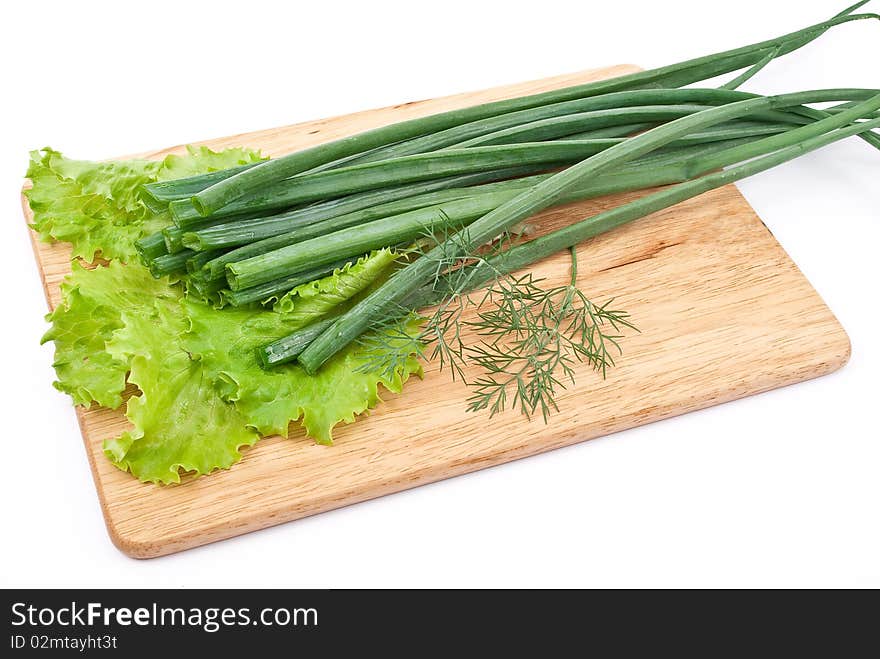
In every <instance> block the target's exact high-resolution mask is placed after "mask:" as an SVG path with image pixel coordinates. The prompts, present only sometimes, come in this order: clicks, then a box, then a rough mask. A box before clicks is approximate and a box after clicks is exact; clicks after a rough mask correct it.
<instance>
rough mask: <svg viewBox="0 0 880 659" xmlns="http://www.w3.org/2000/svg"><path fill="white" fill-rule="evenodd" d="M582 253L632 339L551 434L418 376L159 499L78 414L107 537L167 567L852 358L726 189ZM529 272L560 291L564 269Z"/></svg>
mask: <svg viewBox="0 0 880 659" xmlns="http://www.w3.org/2000/svg"><path fill="white" fill-rule="evenodd" d="M633 70H635V68H634V67H630V66H617V67H612V68H607V69H601V70H592V71H584V72H580V73H575V74H571V75H565V76H558V77H555V78H547V79H544V80H538V81H533V82H527V83H522V84H517V85H510V86H506V87H499V88H495V89H489V90H485V91H480V92H473V93H467V94H458V95H456V96H450V97H447V98H441V99H433V100H428V101H418V102H414V103H403V104H400V105H395V106H393V107H389V108H383V109H379V110H370V111H366V112H358V113H355V114H351V115H347V116H343V117H335V118H331V119H323V120H319V121H310V122H306V123H302V124H296V125H293V126H285V127H282V128H274V129H271V130H265V131H259V132H256V133H249V134H245V135H235V136H232V137H224V138H220V139H216V140H209V141H207V142H205V144H207V145H208V146H211V147H213V148H215V149H216V148H222V147H230V146H238V145H246V146H250V147H254V148H260V149H263V151H264V152H265V153H268V154H269V155H272V156H278V155H281V154H284V153H287V152H290V151H294V150H296V149H300V148H303V147H306V146H310V145H313V144H317V143H319V142H322V141H325V140H331V139H334V138H337V137H340V136H343V135H348V134H351V133H355V132H358V131H361V130H364V129H367V128H372V127H374V126H378V125H381V124H385V123H389V122H392V121H398V120H402V119H408V118H412V117H417V116H421V115H426V114H430V113H434V112H439V111H442V110H447V109H452V108H457V107H464V106H467V105H472V104H475V103H483V102H486V101H491V100H496V99H501V98H506V97H511V96H518V95H522V94H528V93H535V92H539V91H545V90H548V89H554V88H559V87H563V86H567V85H572V84H578V83H583V82H587V81H590V80H595V79H599V78H604V77H610V76H614V75H621V74H623V73H628V72H631V71H633ZM181 150H182V147H172V148H168V149H162V150H159V151H155V152H152V153H149V154H141V155H145V156H148V157H155V158H159V157H162V156H164V155H166V154H168V153H172V152H180V151H181ZM765 175H766V176H772V175H773V174H772V173H770V174H765ZM629 198H632V195H617V196H615V197H613V198H605V199H599V200H594V201H589V202H584V203H578V204H572V205H569V206H566V207H563V208H560V209H556V210H552V211H550V212H546V213H543V214H542V215H541V216H539V218H537V219H536V220H535V222H534V223H533V224H535V225H536V226H538V227H539V230H541V231H544V230H547V229H548V228H551V227H554V226H558V225H560V224H563V223H570V222H572V221H574V220H577V219H581V218H583V217H585V216H587V215H590V214H592V213H594V212H596V211H598V210H600V209H604V208H608V207H610V206H612V205H615V204H618V203H620V202H621V201H622V200H625V199H629ZM25 215H26V216H28V215H29V211H28V209H27V207H26V206H25ZM28 219H29V218H28ZM34 249H35V254H36V257H37V260H38V262H39V266H40V272H41V274H42V278H43V283H44V286H45V290H46V297H47V299H48V301H49V305H50V307H54V306H55V305H56V304H57V303H58V300H59V282H60V281H61V280H62V279H63V277H64V276H65V275H66V274H67V273H68V272H69V271H70V266H69V250H68V248H67V247H66V246H64V245H53V246H49V245H45V244H42V243H38V242H36V241H35V242H34ZM579 254H580V258H579V263H580V276H579V284H580V285H581V286H582V288H583V289H584V290H585V291H586V292H587V294H588V295H590V296H591V297H592V298H593V299H596V300H605V299H607V298H608V297H612V296H613V297H615V298H616V302H615V306H616V307H617V308H622V309H625V310H627V311H629V312H630V313H631V314H632V317H633V319H634V321H635V322H636V324H637V325H638V327H639V329H640V330H641V333H639V334H636V333H630V334H629V335H628V336H627V337H626V338H625V339H624V340H623V350H624V354H623V357H622V358H621V359H620V360H619V364H618V366H617V367H616V368H614V369H612V370H611V371H609V374H608V378H607V379H606V380H604V381H603V380H602V379H601V378H600V377H599V376H597V375H596V374H595V373H593V372H591V371H589V370H588V369H585V368H582V369H580V371H581V372H579V373H578V376H577V385H576V386H573V387H571V388H569V389H568V390H567V391H566V392H564V393H563V394H562V395H561V396H560V397H559V406H560V411H559V412H558V413H557V414H555V415H554V416H553V417H552V419H551V422H550V423H549V424H548V425H545V424H544V423H542V422H541V421H540V420H532V421H527V420H526V419H525V418H523V417H521V416H519V415H517V414H514V413H505V414H503V415H500V416H496V417H495V418H493V419H492V420H491V421H489V420H488V418H487V415H485V414H474V413H466V412H465V404H464V401H465V398H466V390H465V389H464V387H463V386H462V385H460V384H459V383H455V382H452V381H451V379H450V378H449V376H448V374H447V373H445V372H444V373H440V372H438V369H437V367H436V365H434V364H428V365H427V366H426V369H425V370H426V373H425V378H424V380H421V381H419V380H416V379H414V380H412V381H411V382H410V383H409V384H407V385H406V388H405V391H404V393H403V394H402V395H399V396H396V395H391V394H388V395H386V396H385V397H384V398H385V402H384V403H382V404H380V405H379V407H378V408H377V409H376V410H375V411H374V412H373V413H372V414H370V415H369V416H365V417H362V418H360V419H359V420H358V421H357V423H354V424H352V425H348V426H342V427H338V428H337V430H336V433H335V439H336V443H335V445H334V446H330V447H328V446H318V445H315V444H314V443H313V442H312V441H310V440H309V439H307V438H306V437H305V436H304V434H303V432H302V430H300V429H299V428H298V427H296V426H293V427H292V429H291V436H290V439H289V440H285V439H281V438H279V437H272V438H268V439H264V440H262V441H260V442H259V443H258V444H257V445H256V446H255V447H254V448H252V449H250V450H247V451H246V453H245V457H244V459H243V460H242V461H241V462H240V463H238V464H236V465H234V466H233V467H232V469H230V470H228V471H223V472H218V473H215V474H213V475H211V476H207V477H203V478H198V479H184V482H183V483H181V484H180V485H176V486H167V487H160V486H155V485H149V484H142V483H139V482H138V481H137V480H136V479H135V478H133V477H132V476H130V475H129V474H126V473H123V472H121V471H119V470H118V469H116V468H115V467H114V466H112V465H111V464H110V462H109V461H108V460H107V459H106V458H105V457H104V455H103V453H102V450H101V443H102V441H103V440H104V439H106V438H108V437H113V436H116V435H118V434H119V433H121V432H122V431H123V430H125V429H126V427H127V421H126V420H125V418H124V416H123V414H122V412H121V411H110V410H104V409H91V410H84V409H78V410H77V415H78V417H79V422H80V427H81V429H82V435H83V439H84V440H85V446H86V451H87V452H88V456H89V461H90V464H91V468H92V472H93V474H94V479H95V485H96V487H97V490H98V497H99V499H100V502H101V507H102V509H103V513H104V518H105V519H106V522H107V528H108V530H109V532H110V537H111V538H112V540H113V542H114V543H115V544H116V546H117V547H119V549H121V550H122V551H123V552H125V553H126V554H128V555H129V556H133V557H137V558H149V557H155V556H161V555H164V554H170V553H172V552H176V551H180V550H182V549H188V548H190V547H195V546H198V545H203V544H206V543H209V542H213V541H215V540H222V539H224V538H229V537H232V536H235V535H239V534H242V533H247V532H249V531H255V530H257V529H262V528H265V527H267V526H272V525H274V524H280V523H282V522H289V521H291V520H295V519H298V518H301V517H305V516H307V515H312V514H314V513H319V512H322V511H326V510H331V509H333V508H338V507H340V506H345V505H348V504H351V503H356V502H359V501H364V500H366V499H372V498H373V497H378V496H381V495H384V494H390V493H392V492H398V491H400V490H404V489H406V488H410V487H415V486H417V485H421V484H423V483H430V482H432V481H437V480H440V479H443V478H448V477H450V476H456V475H459V474H463V473H467V472H470V471H475V470H477V469H482V468H483V467H489V466H492V465H497V464H500V463H503V462H507V461H509V460H515V459H517V458H522V457H525V456H528V455H533V454H535V453H540V452H542V451H547V450H550V449H554V448H558V447H561V446H566V445H569V444H573V443H575V442H581V441H584V440H587V439H591V438H593V437H598V436H600V435H606V434H608V433H612V432H616V431H618V430H623V429H626V428H631V427H633V426H638V425H641V424H645V423H649V422H651V421H656V420H658V419H663V418H666V417H670V416H674V415H677V414H682V413H684V412H690V411H692V410H697V409H700V408H704V407H708V406H710V405H715V404H718V403H723V402H725V401H729V400H733V399H736V398H740V397H743V396H747V395H750V394H755V393H758V392H762V391H767V390H769V389H773V388H775V387H781V386H784V385H787V384H792V383H795V382H800V381H802V380H807V379H809V378H814V377H817V376H820V375H824V374H826V373H830V372H831V371H834V370H836V369H838V368H840V367H841V366H842V365H843V364H845V363H846V361H847V359H848V357H849V353H850V345H849V339H848V338H847V336H846V333H845V332H844V330H843V328H842V327H841V326H840V324H839V323H838V321H837V319H836V318H835V317H834V315H833V314H832V313H831V311H830V310H829V309H828V307H827V306H826V305H825V303H824V302H823V301H822V300H821V298H820V297H819V295H818V294H817V293H816V291H815V290H813V288H812V287H811V286H810V284H809V282H808V281H807V280H806V279H805V278H804V276H803V275H802V274H801V272H800V271H799V270H798V268H797V267H796V266H795V264H794V263H793V262H792V261H791V259H790V258H789V257H788V255H787V254H786V253H785V251H783V249H782V247H780V245H779V244H778V243H777V242H776V240H775V239H774V237H773V235H772V234H771V233H770V231H769V230H768V229H767V227H765V226H764V224H763V223H762V222H761V220H760V218H758V216H757V215H756V214H755V212H754V211H753V210H752V209H751V208H750V207H749V205H748V203H747V202H746V201H745V199H743V197H742V196H741V195H740V193H739V192H738V191H737V189H736V188H735V187H733V186H729V187H726V188H722V189H719V190H716V191H714V192H711V193H709V194H706V195H703V196H702V197H700V198H697V199H694V200H691V201H689V202H686V203H683V204H680V205H678V206H676V207H674V208H671V209H668V210H666V211H663V212H660V213H657V214H655V215H652V216H650V217H648V218H645V219H643V220H641V221H639V222H636V223H634V224H631V225H629V226H627V227H624V228H622V229H620V230H617V231H614V232H612V233H610V234H607V235H605V236H600V237H599V238H597V239H594V240H592V241H590V242H589V243H588V244H586V245H584V246H583V247H582V248H581V249H580V250H579ZM534 270H535V271H536V273H537V274H538V275H540V276H543V277H546V278H547V279H549V280H550V281H551V282H563V281H564V280H565V278H566V277H567V273H568V262H567V256H565V255H561V256H557V257H554V258H550V259H547V260H546V261H544V262H542V263H540V264H539V265H538V266H537V267H536V268H534ZM47 384H48V383H47Z"/></svg>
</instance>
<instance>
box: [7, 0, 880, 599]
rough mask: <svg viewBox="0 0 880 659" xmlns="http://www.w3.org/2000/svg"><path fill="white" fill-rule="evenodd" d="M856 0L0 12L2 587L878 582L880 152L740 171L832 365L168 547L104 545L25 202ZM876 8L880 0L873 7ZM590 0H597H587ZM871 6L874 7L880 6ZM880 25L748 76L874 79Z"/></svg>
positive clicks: (714, 44) (56, 6)
mask: <svg viewBox="0 0 880 659" xmlns="http://www.w3.org/2000/svg"><path fill="white" fill-rule="evenodd" d="M844 2H846V0H828V1H822V2H816V1H814V2H807V1H804V0H791V1H787V2H767V1H766V0H762V1H754V0H738V1H737V2H729V3H707V2H704V1H696V0H694V1H690V0H689V1H670V2H636V1H630V2H627V3H613V2H602V3H589V2H583V1H580V2H570V3H566V2H552V1H549V0H543V1H542V2H540V3H537V4H535V3H516V2H504V3H488V2H485V3H481V2H475V1H474V0H469V1H468V2H450V1H446V2H437V3H433V2H405V3H400V4H397V5H395V4H392V3H381V2H360V3H351V4H350V5H349V4H348V3H334V2H317V3H301V2H296V3H281V2H278V3H269V2H256V1H254V0H250V1H249V2H232V3H220V2H211V3H189V2H180V1H177V2H158V1H156V0H153V1H151V2H149V3H119V2H113V3H110V2H108V3H88V2H76V3H73V2H59V3H47V2H26V3H11V4H9V5H6V6H5V7H4V9H3V17H2V20H0V53H2V54H0V67H2V89H3V90H4V92H3V97H4V101H3V104H2V106H0V107H2V109H0V113H2V121H0V134H2V149H0V168H2V170H0V186H2V194H0V208H2V216H3V217H2V231H3V234H2V242H0V245H2V249H3V259H2V268H3V273H2V279H0V282H2V297H0V299H2V307H0V308H2V324H0V327H2V330H0V331H2V336H3V340H2V342H0V344H2V350H3V355H2V362H0V363H2V367H0V383H2V385H0V386H2V388H3V391H2V397H0V401H2V406H3V432H2V449H0V464H2V467H0V470H2V471H0V473H2V478H0V501H2V503H0V506H2V507H0V510H2V525H0V584H5V585H19V586H142V585H146V586H211V585H218V586H220V585H243V586H312V587H341V586H875V587H876V586H880V523H878V521H880V516H878V507H880V469H878V466H880V442H878V438H880V433H878V430H877V416H876V411H877V404H878V386H877V373H878V368H880V347H878V346H880V342H878V340H877V327H878V326H880V314H878V311H877V307H878V305H877V280H878V277H877V262H878V258H877V250H878V245H880V222H878V220H880V217H878V216H880V202H878V199H880V198H878V190H880V186H878V182H880V154H878V153H877V152H874V151H872V150H871V149H869V148H868V147H867V146H866V145H864V144H863V143H861V142H859V141H857V140H853V141H851V142H849V143H846V144H839V145H836V146H834V147H831V148H828V149H826V150H824V151H822V152H820V153H816V154H813V155H810V156H808V157H806V158H803V159H802V160H799V161H797V162H794V163H791V164H788V165H786V166H785V167H783V168H781V169H778V170H775V171H773V172H769V173H766V174H763V175H762V176H761V177H760V178H757V179H754V180H750V181H748V182H745V183H743V184H741V188H742V190H743V191H744V193H745V194H746V196H747V197H748V199H749V201H751V203H752V205H753V206H754V207H755V208H756V209H757V211H758V212H759V213H760V215H761V216H762V217H763V218H764V220H765V221H766V222H767V224H768V225H769V226H770V228H771V229H772V230H773V232H774V233H775V234H776V236H777V237H778V238H779V240H780V241H781V242H782V244H783V246H784V247H785V248H786V249H787V250H788V252H789V253H790V254H791V255H792V257H793V258H794V260H795V261H796V262H797V263H798V264H799V265H800V267H801V268H802V269H803V271H804V272H805V274H806V275H807V277H808V278H809V279H810V281H811V282H812V283H813V284H814V285H815V287H816V288H817V289H818V290H819V292H820V293H821V294H822V296H823V297H824V298H825V299H826V300H827V301H828V303H829V304H830V306H831V308H832V309H833V310H834V312H835V313H836V314H837V315H838V317H839V318H840V320H841V321H842V322H843V324H844V326H845V327H846V328H847V330H848V332H849V334H850V337H851V339H852V343H853V357H852V361H851V362H850V364H849V365H848V366H846V367H845V368H844V369H843V370H842V371H840V372H838V373H836V374H834V375H831V376H829V377H825V378H821V379H819V380H815V381H812V382H808V383H804V384H800V385H797V386H793V387H789V388H787V389H784V390H778V391H774V392H772V393H768V394H764V395H761V396H756V397H753V398H751V399H747V400H742V401H739V402H736V403H732V404H728V405H722V406H720V407H716V408H713V409H709V410H706V411H703V412H699V413H695V414H689V415H687V416H684V417H680V418H677V419H672V420H669V421H665V422H662V423H656V424H653V425H650V426H647V427H643V428H638V429H635V430H632V431H629V432H624V433H619V434H617V435H614V436H611V437H607V438H604V439H599V440H596V441H592V442H588V443H586V444H582V445H579V446H574V447H571V448H568V449H564V450H559V451H555V452H553V453H551V454H547V455H543V456H539V457H535V458H529V459H527V460H522V461H520V462H517V463H515V464H509V465H505V466H502V467H498V468H494V469H490V470H487V471H483V472H480V473H477V474H473V475H470V476H465V477H461V478H456V479H453V480H449V481H446V482H442V483H439V484H436V485H432V486H428V487H422V488H418V489H416V490H413V491H409V492H405V493H402V494H398V495H394V496H389V497H385V498H382V499H380V500H377V501H373V502H369V503H365V504H360V505H356V506H352V507H349V508H346V509H343V510H339V511H336V512H332V513H327V514H323V515H319V516H316V517H313V518H310V519H306V520H303V521H299V522H296V523H292V524H287V525H284V526H281V527H276V528H274V529H270V530H267V531H262V532H259V533H255V534H251V535H249V536H246V537H242V538H238V539H234V540H229V541H225V542H222V543H219V544H214V545H211V546H207V547H203V548H201V549H196V550H192V551H188V552H185V553H183V554H179V555H176V556H171V557H167V558H162V559H156V560H152V561H135V560H132V559H129V558H126V557H125V556H123V555H122V554H120V553H119V552H118V551H117V550H116V549H115V548H114V547H113V546H112V545H111V544H110V541H109V540H108V537H107V534H106V532H105V530H104V524H103V520H102V518H101V514H100V511H99V507H98V502H97V498H96V495H95V491H94V486H93V484H92V478H91V475H90V473H89V468H88V465H87V462H86V456H85V452H84V451H83V447H82V443H81V440H80V436H79V429H78V427H77V424H76V420H75V417H74V413H73V409H72V408H71V406H70V403H69V401H68V399H67V398H66V397H65V396H63V395H61V394H59V393H58V392H56V391H55V390H54V389H53V388H52V387H51V385H50V383H51V382H52V380H53V372H52V369H51V367H50V364H51V361H52V348H51V346H43V347H40V346H39V345H38V339H39V337H40V336H41V334H42V333H43V332H44V330H45V325H44V322H43V320H42V318H43V314H44V313H45V311H46V309H45V301H44V299H43V293H42V290H41V287H40V282H39V277H38V275H37V270H36V267H35V265H34V262H33V259H32V255H31V249H30V246H29V244H28V241H27V235H26V231H25V227H24V223H23V222H22V220H21V214H20V210H19V207H18V204H19V201H18V190H19V187H20V185H21V177H22V175H23V173H24V170H25V167H26V162H27V151H28V150H30V149H34V148H38V147H41V146H43V145H46V144H49V145H52V146H53V147H55V148H58V149H61V150H63V151H64V152H65V153H66V154H67V155H70V156H72V157H77V158H91V159H101V158H109V157H112V156H117V155H120V154H125V153H132V152H138V151H143V150H147V149H151V148H154V147H161V146H165V145H169V144H177V143H184V142H187V141H195V140H199V139H202V138H210V137H214V136H218V135H227V134H232V133H240V132H246V131H250V130H255V129H260V128H266V127H270V126H276V125H282V124H288V123H293V122H296V121H300V120H306V119H312V118H317V117H322V116H327V115H333V114H341V113H347V112H351V111H354V110H360V109H366V108H371V107H376V106H383V105H388V104H392V103H396V102H400V101H406V100H413V99H420V98H427V97H431V96H437V95H443V94H449V93H453V92H458V91H464V90H470V89H480V88H483V87H487V86H492V85H498V84H503V83H509V82H515V81H520V80H527V79H533V78H539V77H543V76H548V75H553V74H558V73H563V72H568V71H574V70H578V69H583V68H589V67H596V66H601V65H610V64H615V63H622V62H634V63H638V64H640V65H642V66H645V67H652V66H659V65H663V64H667V63H670V62H674V61H678V60H680V59H684V58H687V57H693V56H698V55H702V54H705V53H709V52H713V51H716V50H720V49H723V48H729V47H735V46H739V45H743V44H746V43H751V42H753V41H758V40H761V39H764V38H768V37H771V36H774V35H777V34H782V33H785V32H789V31H792V30H794V29H797V28H799V27H803V26H806V25H809V24H812V23H815V22H818V21H820V20H822V19H825V18H826V17H828V16H830V15H832V14H834V13H836V12H837V11H839V10H840V9H842V8H843V4H844ZM874 4H875V11H876V10H877V9H880V6H877V5H878V4H880V3H877V2H875V3H874ZM591 5H592V6H591ZM870 7H871V6H870V5H869V8H870ZM878 37H880V23H858V24H855V25H848V26H845V27H842V28H837V30H836V31H835V32H832V33H830V34H828V35H826V36H825V37H823V38H822V39H820V40H819V41H818V42H817V43H815V44H813V45H811V46H810V47H808V48H805V49H804V50H802V51H799V52H797V53H795V54H794V55H791V56H789V57H787V58H785V59H784V60H782V61H779V62H777V63H775V64H773V65H771V67H769V68H768V69H767V70H766V71H765V72H763V73H762V74H760V76H758V77H757V78H756V79H755V80H754V81H753V82H751V83H749V85H748V86H747V89H749V90H755V91H762V92H778V91H795V90H799V89H810V88H820V87H841V86H861V87H880V68H878V66H877V64H878V61H880V57H878V53H880V38H878Z"/></svg>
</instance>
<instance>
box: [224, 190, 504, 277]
mask: <svg viewBox="0 0 880 659" xmlns="http://www.w3.org/2000/svg"><path fill="white" fill-rule="evenodd" d="M516 194H517V191H516V190H509V191H500V192H493V193H486V194H481V195H477V196H474V197H466V198H464V199H456V200H453V201H449V202H446V203H443V204H438V205H436V206H429V207H427V208H419V209H416V210H414V211H410V212H408V213H402V214H400V215H393V216H391V217H386V218H383V219H381V220H375V221H373V222H370V223H368V224H364V225H361V226H358V227H352V228H350V229H342V230H340V231H335V232H333V233H330V234H327V235H325V236H321V237H319V238H312V239H311V240H305V241H303V242H299V243H295V244H293V245H290V246H288V247H283V248H281V249H278V250H275V251H274V252H269V253H267V254H262V255H260V256H255V257H252V258H250V259H246V260H244V261H238V262H236V263H231V264H229V265H228V266H227V267H226V279H227V281H228V282H229V288H231V289H232V290H233V291H237V290H241V289H243V288H249V287H251V286H257V285H259V284H263V283H265V282H268V281H272V280H273V279H277V278H279V277H283V276H289V275H293V274H296V273H298V272H304V271H306V270H309V269H311V268H314V267H318V266H321V265H325V264H327V263H332V262H334V261H338V260H339V259H341V258H346V257H350V256H355V255H357V254H363V253H364V252H366V251H369V250H371V249H380V248H382V247H385V246H388V245H398V244H401V243H406V242H410V241H413V240H416V239H418V238H419V237H421V236H423V235H425V234H428V233H430V232H432V231H441V230H444V229H449V228H452V227H456V228H458V227H460V226H464V225H466V224H467V223H468V222H470V221H472V220H474V219H476V218H478V217H480V216H481V215H484V214H485V213H487V212H489V211H490V210H492V209H493V208H496V207H497V206H498V205H499V204H501V203H502V202H503V201H505V200H507V199H511V198H513V197H515V196H516Z"/></svg>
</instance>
